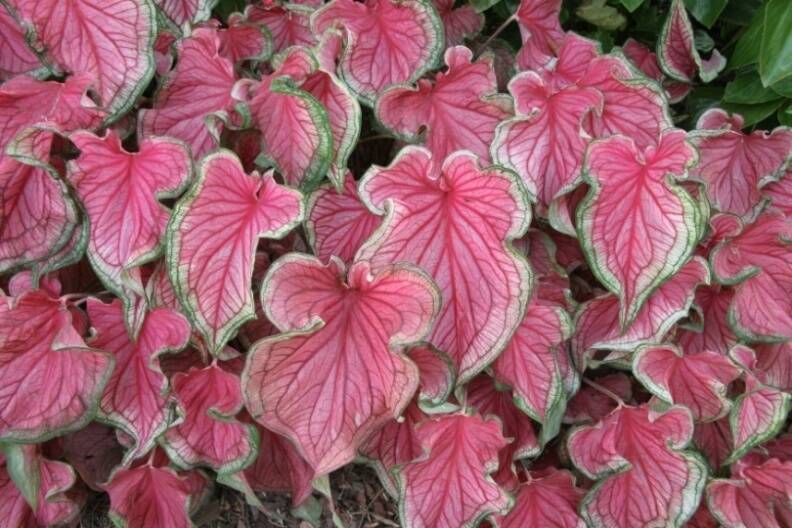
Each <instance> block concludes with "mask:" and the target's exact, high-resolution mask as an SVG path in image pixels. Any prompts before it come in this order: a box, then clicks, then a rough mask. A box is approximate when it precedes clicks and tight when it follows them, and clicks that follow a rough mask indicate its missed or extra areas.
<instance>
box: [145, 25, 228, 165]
mask: <svg viewBox="0 0 792 528" xmlns="http://www.w3.org/2000/svg"><path fill="white" fill-rule="evenodd" d="M178 46H179V51H178V55H179V61H178V62H177V63H176V68H174V69H173V70H172V71H171V72H170V73H169V74H168V76H167V77H165V79H164V80H163V82H162V85H161V86H160V88H159V90H158V91H157V93H156V95H155V97H154V102H153V105H152V108H151V109H143V110H141V111H140V115H139V116H138V135H139V136H140V137H144V138H145V137H148V136H153V135H158V136H166V135H167V136H173V137H175V138H177V139H181V140H182V141H184V142H185V143H187V144H188V145H189V146H190V148H191V149H192V154H193V156H195V157H196V158H199V157H201V156H203V155H204V154H206V153H207V152H209V151H210V150H212V149H213V148H215V147H216V146H217V145H218V143H219V140H220V134H221V132H222V131H223V128H224V127H223V121H224V120H227V119H229V113H230V112H231V111H232V110H233V107H234V100H233V99H232V98H231V89H232V88H233V86H234V81H235V78H234V65H233V63H232V62H231V61H230V60H229V59H227V58H225V57H223V56H222V55H220V38H219V36H218V35H217V32H216V31H215V30H214V29H210V28H199V29H196V30H195V31H193V33H192V35H191V36H190V37H189V38H186V39H183V40H181V41H179V45H178Z"/></svg>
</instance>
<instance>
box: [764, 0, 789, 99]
mask: <svg viewBox="0 0 792 528" xmlns="http://www.w3.org/2000/svg"><path fill="white" fill-rule="evenodd" d="M759 75H760V76H761V77H762V83H764V85H765V86H770V85H771V84H774V83H777V82H778V81H780V80H782V79H786V78H789V77H790V76H792V2H790V0H769V2H768V3H767V5H766V6H765V9H764V24H763V31H762V41H761V46H760V52H759Z"/></svg>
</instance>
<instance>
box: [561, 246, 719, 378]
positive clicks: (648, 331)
mask: <svg viewBox="0 0 792 528" xmlns="http://www.w3.org/2000/svg"><path fill="white" fill-rule="evenodd" d="M699 284H709V267H708V266H707V263H706V262H705V261H704V260H703V259H701V258H700V257H694V258H693V259H692V260H691V261H690V262H688V263H687V264H685V265H684V266H682V269H680V270H679V271H678V272H677V273H676V275H674V276H673V277H671V279H669V280H668V282H666V283H665V284H663V285H662V286H660V287H659V288H657V290H655V291H654V292H653V293H652V294H651V295H650V296H649V298H648V299H647V301H646V303H645V304H644V306H643V308H641V310H640V311H639V312H638V316H637V317H636V318H635V321H633V323H632V324H631V325H630V326H629V328H628V329H627V330H626V331H625V332H622V331H621V327H620V325H619V301H618V299H617V298H616V296H615V295H612V294H608V295H603V296H600V297H597V298H595V299H593V300H591V301H589V302H587V303H586V304H584V305H583V306H582V307H581V308H580V309H579V311H578V313H577V316H576V317H575V332H574V334H573V336H572V341H571V347H572V356H573V358H574V359H575V362H576V363H577V365H578V368H579V369H583V368H584V367H585V361H586V359H587V358H588V357H590V355H591V352H592V351H593V350H613V351H622V352H631V351H633V350H635V349H636V348H637V347H638V346H640V345H642V344H647V343H657V342H660V341H661V340H662V339H663V337H664V336H665V335H666V334H667V333H668V332H669V331H670V330H671V328H672V327H673V326H674V324H676V323H677V322H678V321H679V320H680V319H682V318H684V317H686V316H687V314H688V311H689V309H690V306H691V304H692V303H693V298H694V292H695V291H696V286H698V285H699Z"/></svg>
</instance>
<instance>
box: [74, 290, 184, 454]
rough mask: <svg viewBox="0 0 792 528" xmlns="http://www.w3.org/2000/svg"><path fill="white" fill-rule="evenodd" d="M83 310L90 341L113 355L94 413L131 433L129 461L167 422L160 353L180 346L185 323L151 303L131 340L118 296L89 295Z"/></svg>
mask: <svg viewBox="0 0 792 528" xmlns="http://www.w3.org/2000/svg"><path fill="white" fill-rule="evenodd" d="M88 315H89V317H90V319H91V326H92V327H93V328H94V330H95V332H96V335H95V337H94V338H93V339H92V340H91V345H92V346H95V347H96V348H99V349H101V350H105V351H107V352H111V353H112V354H114V357H115V368H114V369H113V374H112V375H111V376H110V380H109V381H108V382H107V386H106V387H105V390H104V394H103V395H102V401H101V403H100V404H99V417H100V419H101V420H102V421H106V422H108V423H110V424H112V425H114V426H116V427H120V428H121V429H122V430H123V431H124V432H125V433H127V434H128V435H130V437H131V438H132V440H133V445H132V447H131V449H130V450H129V451H127V453H126V456H125V461H131V460H134V459H135V458H137V457H139V456H142V455H144V454H146V453H147V452H149V451H150V450H151V448H152V447H154V441H155V440H156V438H157V437H158V436H159V435H160V434H161V433H162V432H163V431H165V429H166V428H167V427H168V422H169V421H170V412H169V409H168V399H167V393H168V380H167V379H166V378H165V375H164V374H163V373H162V370H161V368H160V366H159V356H161V355H162V354H165V353H168V352H176V351H179V350H181V349H182V348H184V347H185V346H186V345H187V341H188V340H189V338H190V325H189V323H188V322H187V320H186V319H185V318H184V317H183V316H182V315H181V314H179V313H178V312H175V311H173V310H171V309H169V308H164V307H162V308H155V309H154V310H152V311H151V312H149V313H148V314H146V316H145V319H144V321H143V324H142V326H141V329H140V334H139V335H138V337H137V339H136V340H135V341H132V340H131V339H130V338H129V336H128V335H127V331H126V328H125V326H124V313H123V309H122V307H121V303H120V302H119V301H118V300H115V301H113V302H112V303H109V304H105V303H103V302H101V301H98V300H96V299H88Z"/></svg>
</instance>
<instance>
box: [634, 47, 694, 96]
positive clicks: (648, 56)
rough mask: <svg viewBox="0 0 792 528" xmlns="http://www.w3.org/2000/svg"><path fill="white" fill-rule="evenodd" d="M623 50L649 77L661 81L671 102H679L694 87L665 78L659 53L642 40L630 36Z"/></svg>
mask: <svg viewBox="0 0 792 528" xmlns="http://www.w3.org/2000/svg"><path fill="white" fill-rule="evenodd" d="M622 51H623V52H624V56H625V57H627V58H628V59H629V60H630V62H632V63H633V64H635V66H636V67H638V69H639V70H641V71H642V72H643V73H644V74H646V76H647V77H649V78H650V79H653V80H655V81H658V82H660V83H661V85H662V86H663V88H664V89H665V92H666V95H667V96H668V101H669V102H670V103H678V102H679V101H681V100H682V99H684V98H685V96H686V95H687V94H688V93H689V92H690V90H691V89H692V88H693V87H692V86H691V85H689V84H687V83H682V82H679V81H674V80H671V79H664V77H665V76H664V75H663V72H662V70H661V69H660V65H659V64H658V62H657V55H655V54H654V52H652V51H651V50H650V49H649V48H648V47H646V46H644V45H643V44H641V43H640V42H638V41H635V40H633V39H631V38H628V39H627V41H626V42H625V43H624V46H622Z"/></svg>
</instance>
